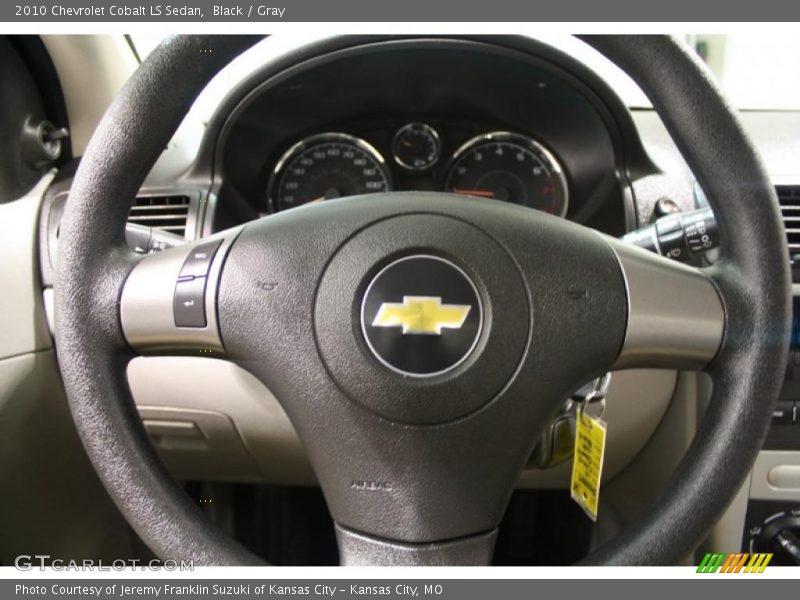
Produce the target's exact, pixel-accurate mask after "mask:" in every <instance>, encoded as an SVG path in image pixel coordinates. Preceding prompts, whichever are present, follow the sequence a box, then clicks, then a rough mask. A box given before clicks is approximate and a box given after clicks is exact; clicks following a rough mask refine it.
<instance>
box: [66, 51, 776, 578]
mask: <svg viewBox="0 0 800 600" xmlns="http://www.w3.org/2000/svg"><path fill="white" fill-rule="evenodd" d="M584 39H585V41H587V42H588V43H589V44H590V45H592V46H594V47H595V48H597V49H598V50H599V51H600V52H602V53H603V54H605V55H606V56H607V57H609V58H611V59H612V60H613V61H615V62H616V63H617V64H618V65H619V66H621V67H622V68H623V70H625V71H626V72H628V74H629V75H631V76H632V77H633V79H634V80H635V81H636V82H637V83H638V84H639V85H640V86H641V87H642V89H643V90H644V91H645V93H646V94H647V95H648V96H649V97H650V99H651V101H652V102H653V105H654V107H655V108H656V110H657V112H658V113H659V114H660V115H661V117H662V119H663V120H664V122H665V124H666V126H667V128H668V130H669V131H670V133H671V135H672V136H673V138H674V139H675V140H676V143H677V144H678V147H679V149H680V150H681V152H682V153H683V155H684V157H685V158H686V159H687V162H688V163H689V165H690V166H691V167H692V169H693V171H694V173H695V174H696V175H697V176H698V180H699V181H700V183H701V184H702V186H703V188H704V190H705V191H706V193H707V195H708V197H709V202H710V203H711V205H712V207H713V208H714V209H715V212H716V214H717V219H718V222H719V227H720V232H721V238H722V240H723V258H722V260H721V261H720V262H719V263H717V264H716V265H715V266H714V267H712V268H710V269H708V270H707V271H706V274H707V276H708V277H709V278H710V280H712V281H713V283H714V285H715V286H716V288H717V289H718V291H719V294H720V296H721V297H722V299H723V303H724V311H725V335H724V338H723V339H722V342H721V346H720V347H719V351H718V352H717V354H716V357H715V358H714V360H713V362H711V363H710V364H709V365H708V367H707V371H708V372H709V373H710V374H711V376H712V377H713V378H714V392H713V396H712V399H711V402H710V404H709V408H708V410H707V413H706V416H705V418H704V419H703V421H702V424H701V428H700V430H699V431H698V433H697V436H696V438H695V440H694V442H693V444H692V446H691V447H690V449H689V450H688V452H687V454H686V456H685V457H684V459H683V460H682V462H681V464H680V466H679V467H678V469H677V471H676V472H675V474H674V475H673V477H672V479H671V481H670V484H669V485H668V487H667V489H665V490H664V491H663V492H662V493H661V494H660V495H659V497H658V499H657V500H656V501H655V503H654V504H653V506H652V507H651V508H650V509H649V510H648V511H647V512H646V514H645V515H643V516H642V517H640V518H639V520H638V521H637V523H636V524H635V525H633V526H632V527H631V528H629V529H628V530H627V531H625V532H623V533H622V534H621V535H620V536H619V537H618V538H616V539H615V540H613V541H612V542H611V543H609V544H607V545H606V546H605V547H603V548H601V549H600V550H599V551H598V552H595V553H593V554H592V555H590V556H589V557H587V559H586V561H585V562H587V563H593V564H661V563H669V562H674V561H675V560H677V559H678V558H679V557H681V556H682V555H683V554H684V553H685V552H686V551H688V550H689V549H690V548H691V547H692V546H693V542H697V541H699V540H700V539H701V538H702V535H703V534H704V533H705V532H706V531H707V530H708V529H709V528H710V527H711V525H712V524H713V523H714V521H715V519H716V517H717V515H718V514H719V513H720V512H721V511H722V510H723V509H724V507H725V506H726V505H727V503H728V502H729V501H730V499H731V498H732V497H733V495H734V494H735V492H736V491H737V490H738V488H739V486H740V485H741V482H742V481H743V479H744V477H745V476H746V474H747V472H748V470H749V468H750V466H751V464H752V462H753V460H754V459H755V456H756V455H757V452H758V451H759V449H760V446H761V443H762V442H763V439H764V437H765V435H766V431H767V428H768V426H769V421H770V415H771V410H772V405H773V404H774V402H775V399H776V398H777V395H778V392H779V388H780V383H781V378H782V371H783V365H784V364H785V360H786V352H787V347H788V332H789V324H790V320H791V302H790V300H791V298H790V281H791V278H790V272H789V266H788V258H787V256H786V252H785V242H784V237H783V236H784V231H783V226H782V222H781V220H780V213H779V209H778V206H777V200H776V198H775V194H774V190H773V189H772V187H771V184H770V182H769V180H768V178H767V176H766V174H765V171H764V168H763V166H762V165H761V163H760V160H759V159H758V156H757V154H756V152H755V150H754V149H753V147H752V145H751V144H750V142H749V140H748V139H747V136H746V134H745V133H744V132H743V130H742V129H741V126H740V125H739V124H738V121H737V120H736V117H735V115H734V113H733V110H732V109H731V108H730V107H729V106H728V105H727V104H726V103H725V101H724V99H723V98H722V96H721V95H720V93H719V91H718V90H717V89H716V87H715V85H714V84H713V82H712V80H711V79H710V76H709V74H708V73H707V71H706V70H705V69H704V67H703V66H702V65H700V64H699V62H698V61H697V59H696V58H694V57H692V56H691V55H690V54H689V53H688V52H687V51H686V50H685V49H684V48H683V47H682V46H681V45H680V44H679V43H677V42H676V41H674V40H672V39H670V38H666V37H661V36H641V37H639V36H620V37H617V36H598V37H587V38H584ZM254 42H255V38H238V37H226V36H209V37H176V38H171V39H170V40H168V41H167V42H165V43H164V44H162V46H161V47H159V49H157V50H156V51H155V52H154V53H153V54H152V55H151V56H150V57H149V58H148V59H147V60H146V61H145V62H144V63H143V64H142V66H141V67H140V68H139V70H138V71H137V72H136V73H135V74H134V76H133V77H132V78H131V80H130V81H129V82H128V83H127V84H126V86H125V87H124V88H123V90H122V91H121V92H120V95H119V96H118V97H117V99H116V100H115V102H114V104H113V105H112V107H111V108H110V109H109V111H108V112H107V114H106V115H105V117H104V118H103V121H102V122H101V124H100V125H99V127H98V129H97V130H96V132H95V135H94V137H93V138H92V141H91V142H90V144H89V147H88V148H87V150H86V153H85V154H84V157H83V159H82V161H81V165H80V168H79V169H78V172H77V174H76V177H75V181H74V184H73V187H72V190H71V193H70V197H69V200H68V202H67V206H66V209H65V213H64V221H63V227H62V232H63V233H62V238H61V248H60V260H59V267H58V276H57V284H56V332H57V333H56V344H57V350H58V358H59V363H60V366H61V371H62V374H63V378H64V383H65V387H66V390H67V395H68V399H69V402H70V407H71V410H72V414H73V418H74V420H75V423H76V427H77V429H78V432H79V434H80V436H81V439H82V441H83V444H84V446H85V447H86V450H87V453H88V455H89V457H90V459H91V461H92V463H93V465H94V467H95V469H96V471H97V473H98V475H99V476H100V479H101V480H102V481H103V483H104V485H105V486H106V488H107V490H108V491H109V494H110V495H111V497H112V498H113V499H114V501H115V503H116V504H117V506H118V507H119V508H120V510H121V511H122V513H123V514H124V515H125V517H126V519H127V520H128V521H129V523H130V524H131V525H132V526H133V527H134V529H135V530H136V531H137V533H138V534H139V535H140V537H141V538H142V539H143V540H144V541H145V542H146V543H147V544H148V545H149V546H150V547H151V549H152V550H153V551H154V552H156V554H158V555H159V556H161V557H164V558H176V559H184V560H193V561H195V564H213V565H226V564H238V565H243V564H261V562H262V561H261V559H259V558H258V557H256V556H254V555H252V554H251V553H249V552H248V551H247V550H245V549H243V548H242V547H241V546H239V545H238V544H237V543H235V542H234V541H233V540H231V539H230V538H229V537H227V536H226V535H225V534H224V533H223V532H222V531H220V530H219V529H217V528H216V527H215V526H214V525H213V524H211V523H210V522H209V521H208V520H206V519H205V518H204V517H203V515H202V513H201V512H200V510H199V509H198V508H197V506H195V505H194V504H193V503H192V502H191V501H190V500H189V498H188V497H187V496H186V495H185V493H184V492H183V491H182V490H181V489H180V487H179V486H178V485H177V484H176V483H175V482H174V481H173V480H172V478H171V476H170V475H169V474H168V472H167V471H166V469H165V468H164V466H163V464H162V463H161V461H160V459H159V458H158V456H157V455H156V453H155V451H154V449H153V448H152V446H151V445H150V443H149V441H148V439H147V434H146V432H145V431H144V428H143V427H142V424H141V421H140V419H139V417H138V414H137V412H136V409H135V406H134V403H133V400H132V398H131V395H130V391H129V389H128V387H127V384H126V381H125V366H126V364H127V362H128V361H129V360H130V359H131V358H132V356H133V353H132V351H131V348H130V347H129V345H128V344H127V342H126V338H125V335H124V333H123V331H122V326H121V323H120V317H119V306H120V302H121V297H122V294H123V288H124V285H125V282H126V280H127V279H128V278H129V275H130V273H131V272H132V271H133V270H134V268H135V266H136V264H137V258H136V257H135V256H133V255H132V254H131V253H130V252H129V251H128V250H127V249H126V247H125V244H124V224H125V221H126V218H127V213H128V210H129V206H130V203H131V202H132V200H133V198H134V197H135V195H136V193H137V191H138V189H139V187H140V185H141V183H142V182H143V181H144V178H145V176H146V175H147V173H148V171H149V169H150V168H151V166H152V164H153V163H154V162H155V160H156V158H157V157H158V155H159V154H160V151H161V149H162V148H163V147H164V145H165V144H166V142H167V141H168V140H169V139H170V137H171V136H172V134H173V133H174V131H175V130H176V129H177V126H178V125H179V123H180V121H181V119H182V118H183V116H184V115H185V114H186V113H187V112H188V110H189V108H190V106H191V104H192V102H193V100H194V99H195V97H196V96H197V94H198V93H199V92H200V90H202V88H203V87H204V86H205V85H206V83H207V82H208V81H209V80H210V79H211V78H212V77H213V75H214V74H216V72H218V71H219V69H221V68H222V67H223V66H224V65H225V64H227V63H228V62H229V61H230V60H232V59H233V58H234V57H235V56H236V55H238V54H239V53H240V52H242V51H243V50H245V49H246V48H247V47H249V46H250V45H252V44H253V43H254ZM110 149H113V150H114V151H113V152H110V151H109V150H110ZM120 197H122V198H125V199H126V200H127V202H122V201H119V200H118V199H119V198H120ZM587 243H589V242H587ZM237 244H238V242H237ZM776 292H781V293H776ZM576 383H578V382H576ZM687 530H689V531H692V532H694V535H691V536H687V535H686V531H687ZM484 537H486V536H484ZM490 537H491V536H490ZM340 542H341V539H340ZM370 543H372V542H370ZM486 543H489V544H491V539H490V540H488V541H487V542H486ZM368 545H369V544H368ZM430 546H431V545H430V544H428V548H429V549H430ZM397 548H398V546H395V547H394V552H395V553H397ZM362 550H363V547H362ZM462 550H463V549H462ZM358 551H361V550H357V551H356V552H358ZM369 552H371V551H367V556H366V557H364V560H370V557H369ZM458 556H459V557H460V558H459V559H457V560H461V561H466V562H471V561H472V560H473V558H474V557H472V556H471V555H470V554H469V552H467V553H464V552H463V551H462V553H461V554H460V555H458ZM405 560H406V559H405V558H403V557H400V558H399V559H397V562H400V563H402V562H404V561H405ZM413 560H418V561H420V562H421V563H424V564H436V561H437V560H438V559H436V558H433V559H431V558H427V559H426V558H423V559H419V558H417V559H413Z"/></svg>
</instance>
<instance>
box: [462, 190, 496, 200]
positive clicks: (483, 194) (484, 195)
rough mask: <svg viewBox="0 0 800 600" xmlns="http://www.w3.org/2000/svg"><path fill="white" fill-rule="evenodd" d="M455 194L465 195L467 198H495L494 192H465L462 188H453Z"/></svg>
mask: <svg viewBox="0 0 800 600" xmlns="http://www.w3.org/2000/svg"><path fill="white" fill-rule="evenodd" d="M453 193H454V194H464V195H465V196H480V197H481V198H494V192H493V191H492V190H464V189H461V188H453Z"/></svg>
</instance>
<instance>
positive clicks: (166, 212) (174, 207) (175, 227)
mask: <svg viewBox="0 0 800 600" xmlns="http://www.w3.org/2000/svg"><path fill="white" fill-rule="evenodd" d="M189 204H190V198H189V196H139V197H137V198H136V201H135V202H134V204H133V206H132V207H131V212H130V216H129V217H128V221H130V222H131V223H138V224H140V225H147V226H148V227H154V228H156V229H161V230H162V231H169V232H170V233H174V234H175V235H179V236H181V237H185V236H186V220H187V218H188V216H189Z"/></svg>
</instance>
